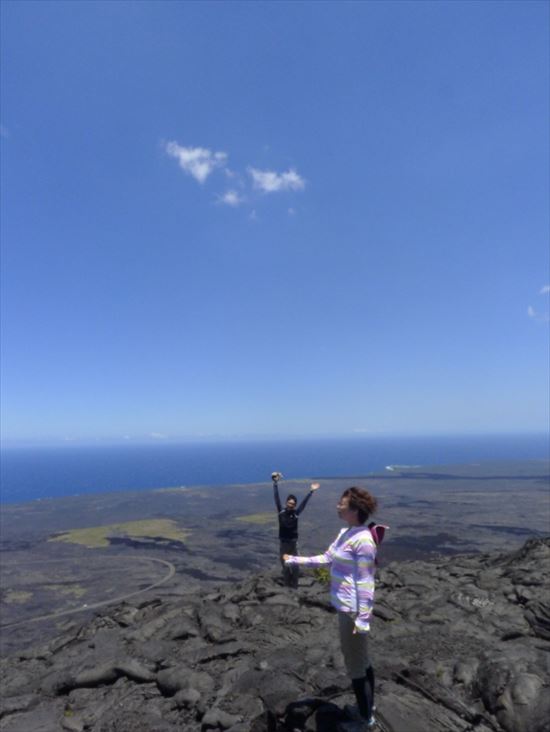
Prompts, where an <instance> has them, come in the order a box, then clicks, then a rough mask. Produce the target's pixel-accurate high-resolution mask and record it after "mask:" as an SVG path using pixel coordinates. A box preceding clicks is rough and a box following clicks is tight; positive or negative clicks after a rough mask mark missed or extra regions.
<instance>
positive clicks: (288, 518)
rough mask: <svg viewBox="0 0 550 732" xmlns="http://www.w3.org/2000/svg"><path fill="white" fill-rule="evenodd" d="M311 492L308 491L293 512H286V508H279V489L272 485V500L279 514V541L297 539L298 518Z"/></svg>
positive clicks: (274, 484)
mask: <svg viewBox="0 0 550 732" xmlns="http://www.w3.org/2000/svg"><path fill="white" fill-rule="evenodd" d="M312 495H313V491H310V492H309V493H308V494H307V496H306V497H305V498H304V500H303V501H302V502H301V503H300V505H299V506H298V508H296V509H294V511H288V510H287V509H286V508H283V507H282V506H281V499H280V498H279V487H278V485H277V483H273V498H274V499H275V505H276V506H277V511H278V512H279V539H280V540H281V541H296V540H297V538H298V516H299V515H300V514H301V513H302V511H303V510H304V508H305V507H306V503H307V502H308V501H309V499H310V498H311V496H312Z"/></svg>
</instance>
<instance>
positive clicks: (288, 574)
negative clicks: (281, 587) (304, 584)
mask: <svg viewBox="0 0 550 732" xmlns="http://www.w3.org/2000/svg"><path fill="white" fill-rule="evenodd" d="M284 554H291V555H292V556H296V555H297V554H298V545H297V542H296V541H281V543H280V546H279V557H280V559H281V567H282V569H283V582H284V583H285V585H286V586H287V587H298V577H299V576H300V568H299V567H298V565H297V564H290V565H287V564H285V562H284V560H283V555H284Z"/></svg>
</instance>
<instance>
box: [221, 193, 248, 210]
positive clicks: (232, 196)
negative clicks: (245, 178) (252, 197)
mask: <svg viewBox="0 0 550 732" xmlns="http://www.w3.org/2000/svg"><path fill="white" fill-rule="evenodd" d="M218 200H219V201H220V203H225V204H226V205H227V206H233V207H237V206H240V205H241V203H244V201H245V199H244V197H243V196H239V194H238V193H237V191H234V190H229V191H226V192H225V193H224V194H223V196H219V199H218Z"/></svg>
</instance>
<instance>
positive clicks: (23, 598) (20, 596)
mask: <svg viewBox="0 0 550 732" xmlns="http://www.w3.org/2000/svg"><path fill="white" fill-rule="evenodd" d="M31 597H32V592H24V591H20V592H17V591H16V590H8V591H7V592H6V594H5V595H4V597H3V598H2V599H3V601H4V602H7V603H8V604H10V605H11V604H13V603H17V604H20V605H22V604H23V603H24V602H27V601H28V600H30V599H31Z"/></svg>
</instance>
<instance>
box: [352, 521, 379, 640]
mask: <svg viewBox="0 0 550 732" xmlns="http://www.w3.org/2000/svg"><path fill="white" fill-rule="evenodd" d="M375 559H376V544H375V543H374V539H373V538H372V536H371V533H370V531H363V532H361V534H360V535H359V536H358V537H357V543H356V545H355V547H354V565H355V567H354V570H355V591H356V593H357V617H356V618H355V629H356V631H357V632H358V633H367V632H368V631H369V630H370V619H371V616H372V608H373V601H374V573H375V570H376V563H375Z"/></svg>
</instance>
